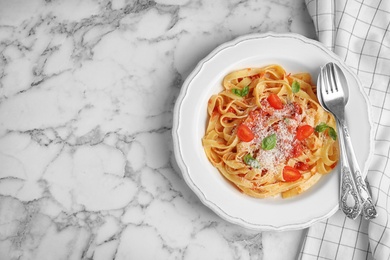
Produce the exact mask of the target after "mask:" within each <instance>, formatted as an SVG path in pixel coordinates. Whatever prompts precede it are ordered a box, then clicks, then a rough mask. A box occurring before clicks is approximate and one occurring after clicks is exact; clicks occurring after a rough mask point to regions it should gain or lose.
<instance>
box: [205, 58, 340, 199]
mask: <svg viewBox="0 0 390 260" xmlns="http://www.w3.org/2000/svg"><path fill="white" fill-rule="evenodd" d="M222 85H223V90H222V91H221V92H220V93H218V94H216V95H213V96H211V98H210V99H209V101H208V105H207V112H208V115H209V119H208V122H207V127H206V132H205V135H204V137H203V139H202V143H203V147H204V150H205V153H206V155H207V157H208V159H209V161H210V162H211V163H212V164H213V165H214V166H215V167H216V168H217V169H218V170H219V172H220V173H221V174H222V175H223V176H224V177H225V178H226V179H227V180H229V181H230V182H231V183H233V184H234V186H236V187H237V188H238V189H239V190H241V191H242V192H243V193H245V194H247V195H250V196H253V197H258V198H266V197H273V196H277V195H281V196H282V197H283V198H287V197H292V196H295V195H297V194H300V193H302V192H304V191H306V190H307V189H309V188H310V187H312V186H313V185H314V184H315V183H317V182H318V180H319V179H320V178H321V177H322V176H323V175H324V174H326V173H329V172H330V171H331V170H332V169H333V168H334V167H335V166H336V164H337V162H338V159H339V150H338V144H337V133H336V131H335V127H336V122H335V119H334V117H333V116H332V115H331V114H330V113H328V112H327V111H325V110H324V109H323V108H322V107H321V105H319V103H318V99H317V96H316V93H315V92H316V88H315V86H314V85H313V84H312V83H311V76H310V74H309V73H299V74H294V75H292V74H291V73H286V71H285V69H284V68H283V67H281V66H279V65H269V66H266V67H262V68H246V69H241V70H238V71H233V72H231V73H229V74H228V75H226V76H225V77H224V79H223V82H222Z"/></svg>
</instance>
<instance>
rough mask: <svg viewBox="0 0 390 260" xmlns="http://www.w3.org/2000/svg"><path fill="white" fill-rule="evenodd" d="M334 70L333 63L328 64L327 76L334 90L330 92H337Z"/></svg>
mask: <svg viewBox="0 0 390 260" xmlns="http://www.w3.org/2000/svg"><path fill="white" fill-rule="evenodd" d="M335 73H336V71H335V68H334V63H329V75H330V79H331V86H334V90H333V91H332V92H338V91H339V89H338V85H339V84H338V82H337V77H335Z"/></svg>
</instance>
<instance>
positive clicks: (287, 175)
mask: <svg viewBox="0 0 390 260" xmlns="http://www.w3.org/2000/svg"><path fill="white" fill-rule="evenodd" d="M299 178H301V173H300V172H299V171H298V170H297V169H295V168H293V167H291V166H284V168H283V179H284V180H285V181H286V182H292V181H296V180H299Z"/></svg>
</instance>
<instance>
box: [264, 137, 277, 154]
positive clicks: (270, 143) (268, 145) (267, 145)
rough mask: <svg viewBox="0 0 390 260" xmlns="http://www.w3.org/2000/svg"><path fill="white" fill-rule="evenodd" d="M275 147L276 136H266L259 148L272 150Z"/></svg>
mask: <svg viewBox="0 0 390 260" xmlns="http://www.w3.org/2000/svg"><path fill="white" fill-rule="evenodd" d="M275 145H276V134H272V135H270V136H267V137H266V138H264V139H263V141H262V142H261V148H263V150H272V149H274V148H275Z"/></svg>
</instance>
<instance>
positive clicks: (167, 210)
mask: <svg viewBox="0 0 390 260" xmlns="http://www.w3.org/2000/svg"><path fill="white" fill-rule="evenodd" d="M267 31H274V32H296V33H300V34H302V35H304V36H307V37H310V38H314V37H315V35H314V29H313V25H312V23H311V20H310V18H309V16H308V14H307V12H306V9H305V5H304V2H303V1H302V0H299V1H296V0H286V1H283V0H265V1H260V0H258V1H255V0H248V1H245V0H244V1H241V0H231V1H226V0H219V1H207V0H199V1H190V0H176V1H174V0H156V1H148V0H139V1H125V0H115V1H112V2H108V1H99V0H97V1H92V0H87V1H76V0H72V1H58V0H51V1H50V0H48V1H38V0H31V1H29V0H25V1H20V0H15V1H6V0H0V259H40V260H44V259H96V260H100V259H118V260H119V259H186V260H187V259H226V260H227V259H294V258H295V255H296V253H297V251H298V245H299V243H300V240H301V235H302V231H300V230H298V231H289V232H257V231H253V230H245V229H243V228H241V227H239V226H236V225H233V224H230V223H227V222H226V221H224V220H222V219H221V218H220V217H218V216H217V215H216V214H214V213H213V212H212V211H211V210H209V209H208V208H207V207H205V206H204V205H203V204H202V203H201V202H200V201H199V199H198V198H197V197H196V196H195V194H194V193H193V192H192V191H191V190H190V189H189V188H188V187H187V185H186V184H185V182H184V181H183V178H182V176H181V173H180V171H179V169H178V167H177V165H176V162H175V158H174V155H173V148H172V137H171V128H172V111H173V107H174V103H175V100H176V97H177V96H178V94H179V91H180V88H181V84H182V83H183V81H184V79H185V78H186V77H187V75H188V74H189V73H190V72H191V70H192V69H193V68H194V66H195V65H196V64H197V62H198V61H199V60H201V59H202V58H203V57H204V56H205V55H207V54H208V53H209V52H210V51H211V50H213V49H214V48H215V47H216V46H218V45H219V44H221V43H223V42H225V41H228V40H231V39H234V38H236V37H238V36H241V35H245V34H248V33H257V32H267Z"/></svg>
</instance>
